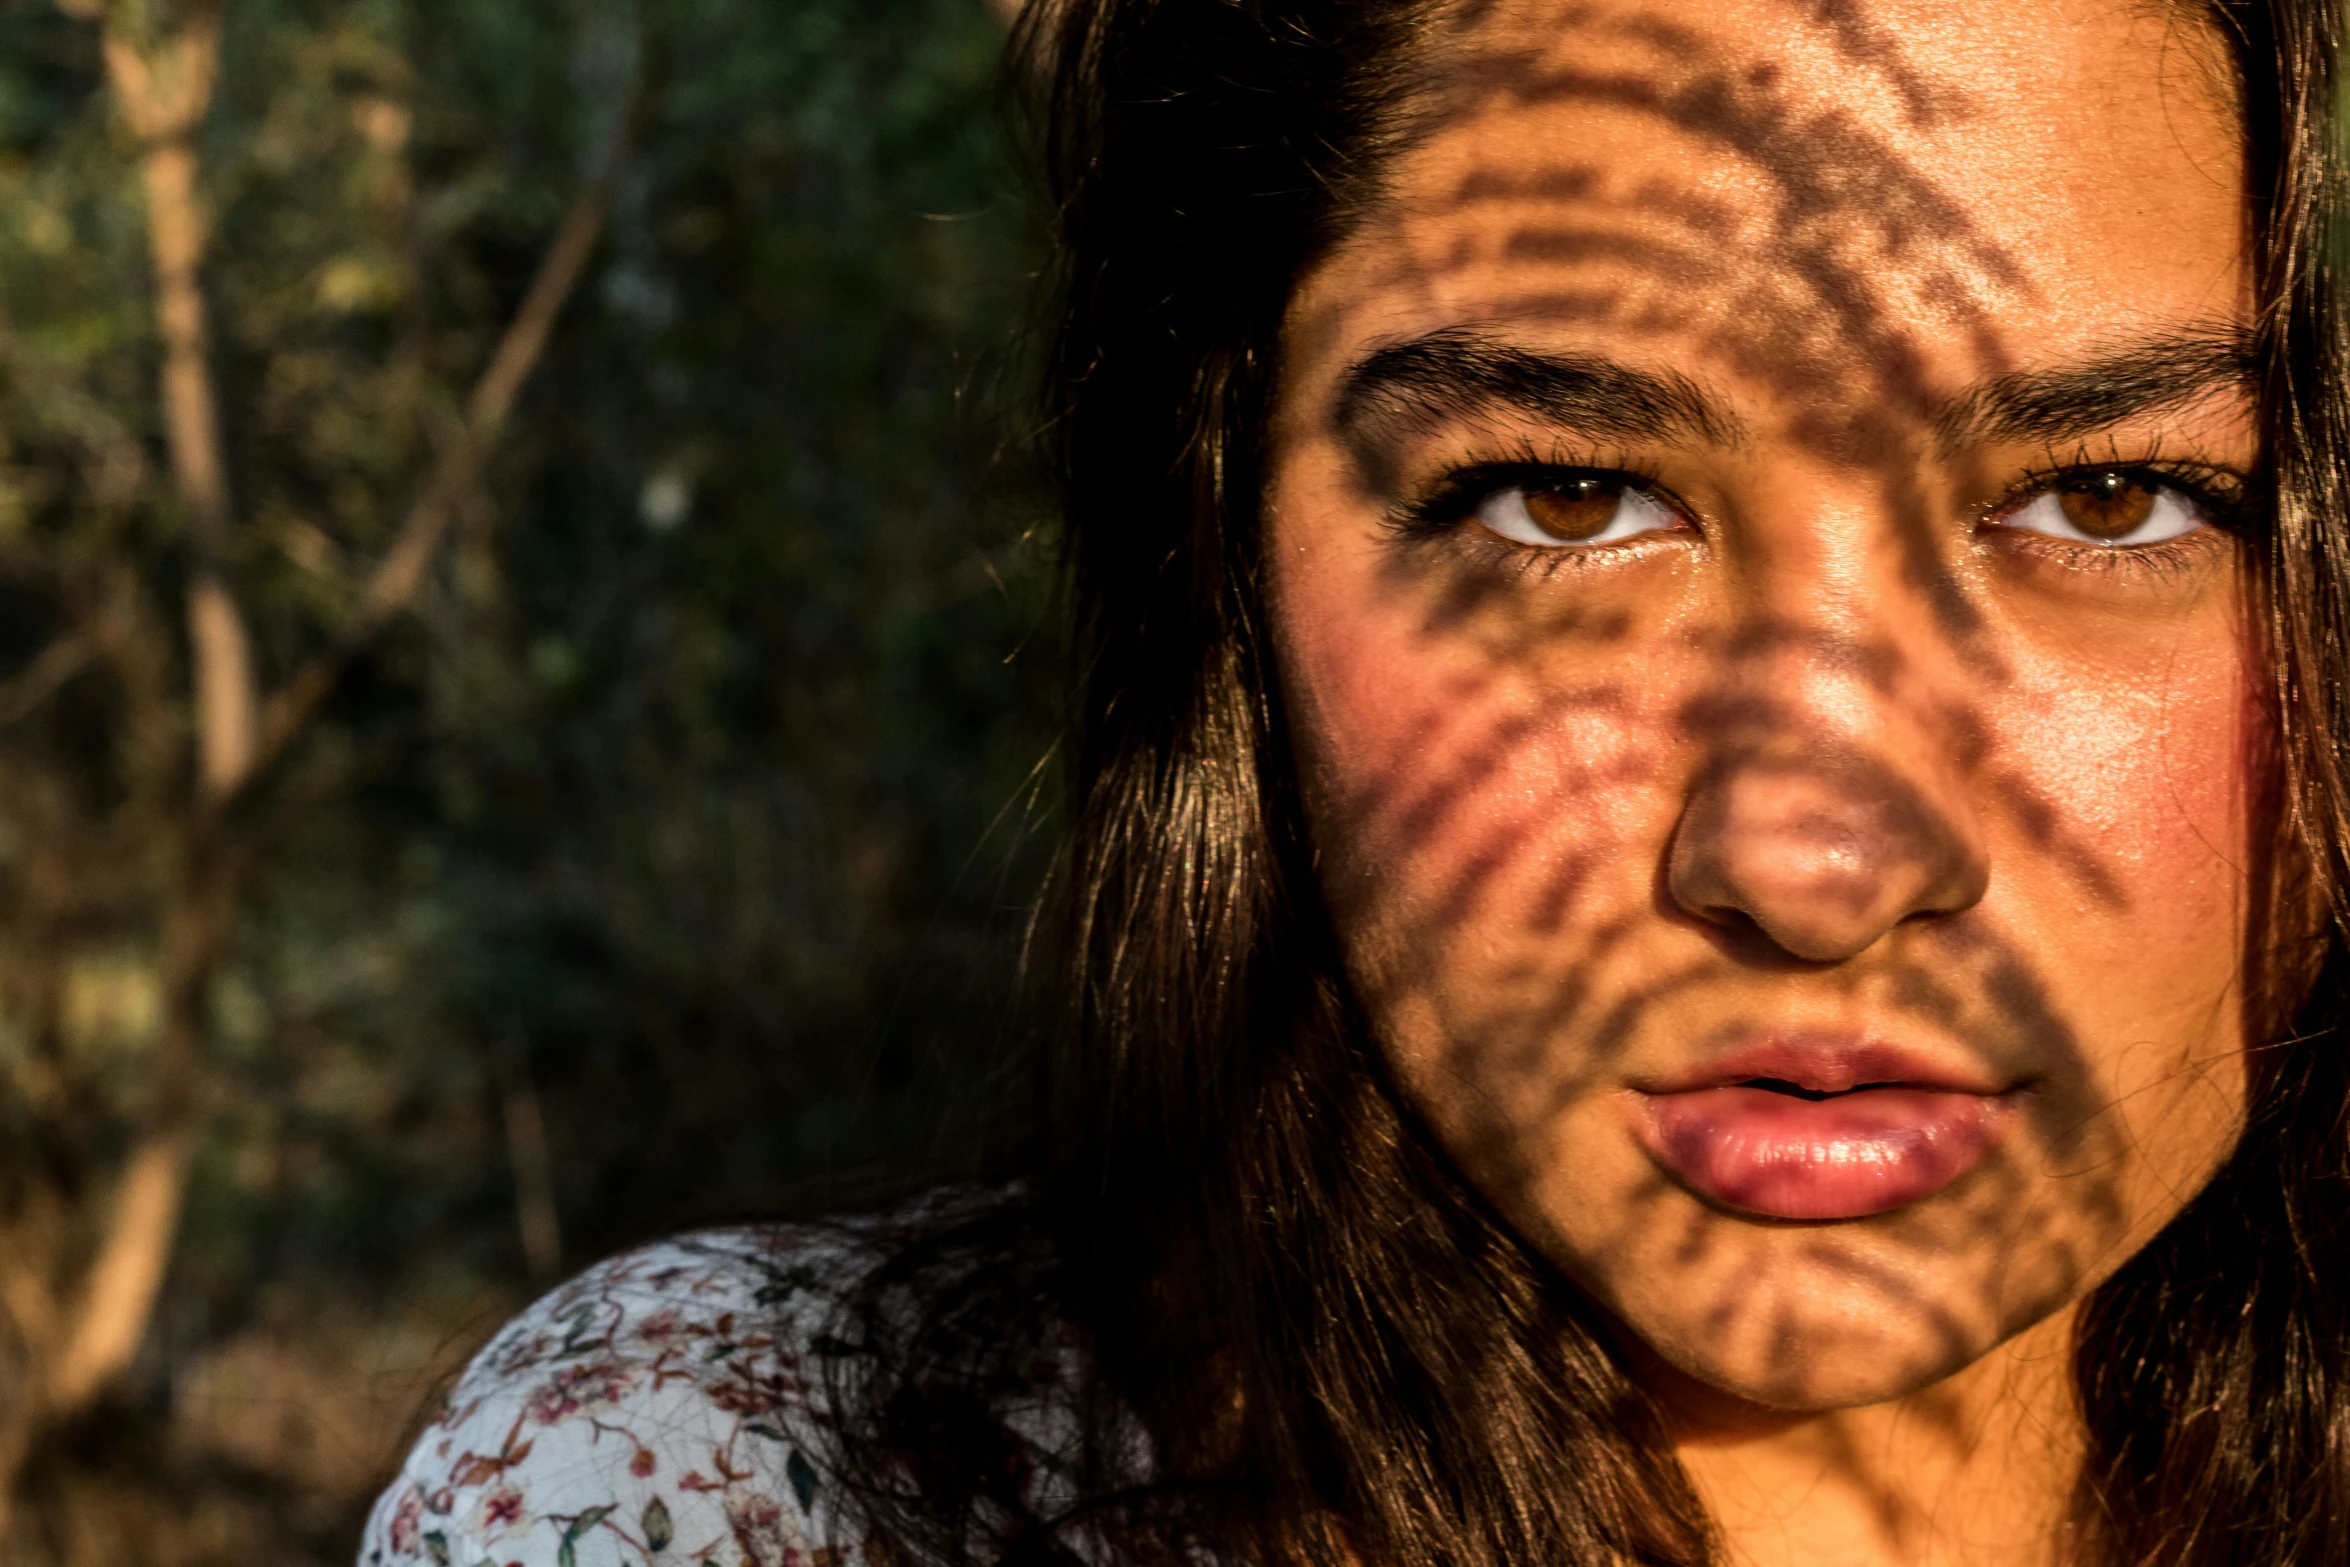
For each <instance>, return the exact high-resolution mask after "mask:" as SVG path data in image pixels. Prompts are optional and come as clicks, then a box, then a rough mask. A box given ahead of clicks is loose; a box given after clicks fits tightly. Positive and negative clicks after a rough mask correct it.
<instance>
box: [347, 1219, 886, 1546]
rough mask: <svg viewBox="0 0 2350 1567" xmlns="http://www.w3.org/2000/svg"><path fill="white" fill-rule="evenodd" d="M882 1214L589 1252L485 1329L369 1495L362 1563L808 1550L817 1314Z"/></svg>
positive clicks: (851, 1271) (865, 1248)
mask: <svg viewBox="0 0 2350 1567" xmlns="http://www.w3.org/2000/svg"><path fill="white" fill-rule="evenodd" d="M891 1234H892V1226H891V1221H863V1222H857V1221H850V1222H844V1223H840V1224H833V1225H773V1226H751V1227H743V1228H737V1229H725V1230H710V1231H704V1232H701V1233H697V1234H692V1235H686V1236H681V1237H678V1238H676V1239H673V1240H667V1241H662V1242H659V1243H657V1244H655V1245H651V1246H646V1247H643V1248H641V1249H639V1250H636V1251H631V1252H627V1253H624V1254H622V1255H620V1256H617V1257H614V1258H612V1259H610V1260H609V1261H607V1262H604V1263H602V1264H600V1265H598V1266H596V1267H594V1268H591V1269H589V1270H588V1271H587V1272H585V1273H583V1274H581V1275H580V1276H579V1277H578V1278H576V1279H573V1280H572V1281H571V1282H570V1283H568V1284H566V1285H564V1286H563V1287H561V1288H560V1289H557V1290H556V1291H555V1292H554V1293H552V1294H550V1295H548V1296H547V1297H546V1298H545V1299H543V1300H541V1301H539V1302H538V1303H537V1304H536V1305H534V1306H532V1307H530V1308H529V1309H528V1310H526V1311H524V1312H523V1313H522V1314H521V1315H520V1316H518V1317H516V1318H515V1319H514V1320H513V1321H512V1322H510V1323H508V1324H507V1325H506V1327H505V1328H504V1329H503V1330H501V1331H500V1332H499V1334H498V1336H497V1337H496V1338H495V1339H493V1340H492V1341H491V1342H490V1344H489V1345H488V1347H487V1348H485V1349H484V1350H482V1352H481V1353H480V1355H479V1356H477V1357H476V1358H475V1360H474V1361H473V1363H472V1365H471V1366H470V1367H468V1368H467V1370H466V1372H465V1374H464V1375H463V1376H462V1377H461V1378H460V1379H459V1380H458V1382H457V1384H456V1386H455V1387H454V1388H453V1389H452V1390H451V1391H450V1392H449V1394H448V1395H447V1396H446V1397H445V1398H444V1399H443V1401H442V1403H441V1406H440V1408H439V1410H438V1412H437V1413H436V1415H435V1418H434V1419H433V1422H432V1424H431V1425H430V1426H429V1427H428V1428H427V1429H426V1431H425V1433H424V1435H423V1437H422V1438H421V1439H420V1440H419V1441H418V1442H417V1444H416V1447H415V1449H414V1450H413V1451H412V1452H411V1453H410V1455H409V1458H408V1461H407V1463H406V1465H405V1466H404V1467H403V1469H402V1471H401V1474H400V1476H399V1478H398V1479H397V1480H396V1481H395V1482H394V1483H393V1484H392V1486H391V1487H390V1489H388V1490H387V1491H386V1492H385V1493H384V1495H383V1497H382V1498H381V1499H380V1500H379V1501H378V1502H377V1504H376V1507H375V1511H374V1514H373V1516H372V1517H371V1518H370V1520H369V1522H368V1528H367V1534H366V1538H365V1540H364V1542H363V1545H362V1547H361V1551H360V1556H359V1560H360V1562H361V1564H362V1567H412V1564H414V1567H426V1564H429V1567H480V1564H484V1563H487V1564H490V1567H509V1564H521V1567H619V1564H624V1563H625V1564H629V1567H635V1564H640V1563H652V1562H656V1561H659V1562H668V1561H676V1562H684V1563H700V1562H703V1561H704V1560H705V1559H708V1560H712V1561H723V1562H726V1563H728V1564H730V1567H731V1564H733V1563H737V1562H741V1563H746V1564H755V1567H781V1564H783V1563H787V1562H789V1563H792V1564H794V1567H824V1564H828V1563H832V1562H845V1561H848V1560H850V1559H851V1558H853V1557H854V1556H855V1555H856V1552H855V1551H854V1550H853V1549H852V1548H851V1547H850V1546H849V1543H848V1542H847V1541H845V1540H843V1539H842V1538H840V1535H841V1533H842V1532H843V1530H844V1529H845V1527H846V1524H845V1519H844V1518H843V1516H842V1514H841V1512H840V1511H839V1509H838V1507H837V1500H836V1498H835V1496H834V1495H832V1494H831V1493H832V1491H833V1487H831V1486H830V1485H829V1484H828V1483H827V1481H826V1478H825V1476H824V1475H823V1472H822V1469H821V1453H822V1451H823V1448H822V1445H821V1443H820V1441H819V1438H820V1436H821V1433H822V1428H823V1426H824V1425H825V1423H826V1420H827V1417H826V1415H825V1413H824V1411H823V1408H822V1402H823V1391H822V1390H823V1387H824V1385H825V1374H824V1371H823V1368H822V1366H821V1364H820V1362H821V1361H822V1359H823V1357H824V1356H825V1355H826V1354H827V1353H828V1351H830V1350H832V1349H833V1348H834V1345H833V1343H832V1341H831V1340H830V1339H829V1338H828V1337H827V1330H828V1327H829V1325H830V1324H831V1323H832V1321H833V1319H834V1318H835V1317H836V1316H837V1314H838V1313H839V1310H840V1308H841V1305H842V1303H843V1301H844V1300H845V1299H846V1298H847V1297H848V1296H849V1294H850V1293H851V1292H853V1291H854V1290H855V1289H856V1288H857V1287H858V1285H859V1284H860V1282H861V1281H862V1280H864V1279H865V1278H866V1277H867V1276H868V1275H869V1274H870V1273H871V1271H872V1269H873V1268H874V1267H875V1266H876V1265H877V1264H879V1263H880V1262H882V1261H883V1260H885V1259H886V1257H887V1255H888V1253H889V1250H890V1237H891Z"/></svg>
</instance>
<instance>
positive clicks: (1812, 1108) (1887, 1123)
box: [1633, 1086, 2007, 1219]
mask: <svg viewBox="0 0 2350 1567" xmlns="http://www.w3.org/2000/svg"><path fill="white" fill-rule="evenodd" d="M1633 1099H1634V1102H1635V1104H1636V1105H1637V1106H1638V1109H1637V1110H1636V1112H1635V1114H1634V1116H1633V1124H1634V1127H1635V1129H1636V1130H1637V1132H1638V1133H1639V1136H1640V1140H1641V1142H1642V1144H1643V1145H1644V1146H1645V1147H1646V1148H1647V1149H1648V1152H1649V1155H1650V1157H1651V1158H1654V1159H1655V1160H1656V1161H1657V1162H1658V1163H1659V1164H1662V1165H1663V1166H1664V1167H1665V1168H1666V1169H1668V1170H1670V1171H1672V1173H1673V1174H1674V1175H1675V1176H1677V1177H1679V1178H1680V1180H1681V1181H1682V1183H1683V1184H1684V1185H1686V1186H1688V1187H1690V1188H1691V1189H1692V1190H1694V1191H1696V1192H1697V1193H1699V1194H1700V1195H1701V1196H1704V1197H1708V1198H1711V1199H1712V1200H1713V1201H1715V1202H1717V1203H1720V1204H1721V1205H1722V1206H1723V1207H1726V1208H1735V1209H1737V1210H1739V1211H1740V1212H1743V1213H1752V1214H1759V1215H1762V1216H1764V1217H1767V1218H1773V1219H1862V1218H1866V1217H1868V1216H1869V1215H1870V1214H1873V1213H1888V1212H1890V1211H1892V1210H1893V1209H1895V1208H1904V1207H1907V1206H1908V1205H1909V1204H1911V1203H1913V1202H1918V1201H1921V1200H1923V1199H1925V1198H1927V1197H1931V1196H1932V1195H1933V1194H1934V1193H1936V1192H1938V1191H1940V1190H1942V1189H1943V1188H1944V1187H1945V1186H1948V1185H1950V1184H1951V1183H1952V1182H1953V1181H1956V1180H1957V1179H1959V1177H1961V1176H1963V1175H1965V1174H1966V1173H1967V1172H1968V1171H1969V1170H1972V1169H1973V1168H1974V1167H1975V1166H1976V1165H1978V1164H1980V1163H1981V1162H1982V1160H1983V1156H1984V1155H1985V1154H1986V1153H1988V1152H1990V1150H1991V1145H1992V1143H1993V1142H1994V1141H1996V1140H1997V1138H1998V1135H1999V1129H2000V1126H2001V1124H2002V1123H2003V1122H2004V1121H2005V1120H2006V1116H2005V1114H2004V1113H2003V1112H2004V1111H2005V1109H2006V1108H2007V1103H2006V1100H2005V1099H2004V1098H2002V1097H1995V1096H1992V1095H1988V1094H1970V1093H1959V1092H1954V1091H1951V1090H1947V1089H1934V1088H1899V1087H1894V1088H1864V1089H1859V1090H1856V1091H1855V1092H1852V1093H1847V1094H1837V1095H1834V1096H1833V1097H1831V1098H1827V1099H1798V1098H1796V1097H1795V1096H1793V1095H1791V1094H1781V1093H1773V1092H1772V1091H1771V1090H1769V1089H1767V1088H1749V1087H1743V1086H1732V1087H1724V1088H1701V1089H1696V1090H1693V1091H1691V1092H1688V1093H1679V1094H1635V1095H1634V1096H1633Z"/></svg>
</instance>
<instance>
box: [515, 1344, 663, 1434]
mask: <svg viewBox="0 0 2350 1567" xmlns="http://www.w3.org/2000/svg"><path fill="white" fill-rule="evenodd" d="M636 1379H637V1374H636V1370H635V1368H633V1367H630V1366H624V1365H622V1364H620V1363H619V1362H618V1361H614V1360H600V1361H595V1362H593V1363H591V1364H588V1365H582V1366H565V1367H564V1368H563V1369H562V1370H561V1371H559V1372H557V1373H556V1374H555V1375H554V1377H553V1378H551V1379H550V1380H548V1381H546V1382H544V1383H542V1384H540V1386H539V1390H538V1391H537V1392H536V1393H533V1394H532V1395H531V1398H530V1406H529V1407H530V1414H531V1418H532V1419H534V1420H536V1421H537V1422H538V1423H539V1424H540V1425H543V1426H551V1425H553V1424H554V1423H555V1422H556V1421H558V1420H561V1419H562V1418H563V1417H564V1416H566V1415H573V1414H577V1413H579V1412H580V1411H581V1410H583V1409H608V1408H610V1407H611V1406H612V1405H614V1404H617V1403H619V1402H620V1400H622V1399H623V1398H626V1397H627V1396H628V1392H629V1389H631V1388H633V1387H635V1386H636Z"/></svg>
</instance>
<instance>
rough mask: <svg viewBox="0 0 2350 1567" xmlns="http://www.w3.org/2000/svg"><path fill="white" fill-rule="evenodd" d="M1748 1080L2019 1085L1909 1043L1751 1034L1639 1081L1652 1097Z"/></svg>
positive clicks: (1793, 1084)
mask: <svg viewBox="0 0 2350 1567" xmlns="http://www.w3.org/2000/svg"><path fill="white" fill-rule="evenodd" d="M1742 1083H1770V1084H1773V1085H1782V1084H1783V1085H1785V1086H1787V1087H1790V1088H1797V1089H1801V1090H1803V1091H1804V1092H1805V1093H1813V1094H1840V1093H1845V1092H1848V1091H1850V1090H1852V1089H1855V1088H1892V1087H1900V1088H1923V1089H1932V1090H1938V1091H1941V1092H1945V1093H1956V1094H1984V1095H1992V1094H2000V1093H2005V1092H2006V1091H2007V1090H2009V1089H2010V1088H2013V1087H2014V1086H2016V1085H2015V1084H2013V1083H2005V1082H1999V1081H1996V1080H1994V1079H1992V1078H1991V1077H1990V1076H1989V1075H1988V1074H1987V1073H1985V1072H1984V1071H1983V1070H1982V1069H1981V1068H1980V1067H1978V1066H1970V1065H1969V1064H1966V1063H1954V1062H1952V1061H1950V1060H1948V1059H1947V1058H1945V1057H1941V1056H1938V1055H1935V1054H1930V1053H1928V1052H1926V1051H1922V1050H1918V1049H1915V1048H1913V1047H1911V1046H1908V1045H1902V1044H1896V1043H1892V1042H1890V1041H1887V1040H1882V1039H1875V1038H1864V1037H1859V1036H1854V1035H1827V1034H1772V1035H1768V1036H1763V1037H1756V1036H1753V1035H1747V1036H1745V1037H1743V1038H1741V1039H1739V1040H1737V1041H1736V1042H1735V1043H1733V1044H1732V1045H1731V1047H1730V1048H1729V1049H1728V1050H1726V1051H1724V1052H1723V1053H1722V1054H1720V1055H1717V1056H1712V1057H1709V1058H1708V1059H1706V1060H1704V1061H1699V1062H1694V1063H1692V1064H1691V1065H1689V1066H1687V1067H1683V1068H1681V1069H1679V1070H1676V1071H1672V1072H1668V1073H1662V1074H1658V1075H1656V1076H1654V1077H1647V1078H1643V1079H1640V1080H1636V1081H1635V1082H1634V1083H1633V1084H1632V1087H1634V1088H1635V1089H1637V1090H1639V1091H1640V1092H1642V1093H1645V1094H1686V1093H1695V1092H1698V1091H1700V1090H1703V1089H1708V1088H1732V1087H1736V1086H1737V1085H1739V1084H1742Z"/></svg>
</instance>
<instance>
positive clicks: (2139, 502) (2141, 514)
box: [1997, 468, 2211, 550]
mask: <svg viewBox="0 0 2350 1567" xmlns="http://www.w3.org/2000/svg"><path fill="white" fill-rule="evenodd" d="M2210 521H2211V519H2210V518H2209V517H2208V516H2206V515H2205V514H2204V509H2203V505H2202V503H2201V502H2199V501H2197V500H2196V499H2195V498H2194V497H2193V496H2192V495H2190V494H2188V493H2187V492H2186V491H2185V490H2183V489H2181V488H2180V487H2179V486H2177V485H2175V484H2165V483H2163V482H2162V481H2161V480H2160V479H2158V478H2155V477H2153V476H2151V475H2148V474H2145V473H2133V472H2131V471H2130V470H2128V469H2126V468H2102V469H2096V468H2093V469H2090V470H2089V471H2087V472H2085V473H2072V474H2066V475H2063V476H2061V477H2060V478H2058V479H2057V481H2056V482H2055V483H2054V484H2053V485H2051V486H2050V487H2049V488H2047V489H2045V490H2042V491H2041V492H2040V493H2039V494H2037V495H2035V496H2033V497H2032V498H2031V499H2030V500H2028V501H2026V502H2025V503H2024V504H2023V505H2021V506H2018V507H2016V508H2015V510H2013V511H2011V512H2008V513H2007V514H2006V515H2005V516H2003V517H2000V518H1999V519H1997V524H1998V526H1999V527H2002V528H2013V529H2017V530H2020V531H2022V532H2025V533H2040V534H2045V535H2047V536H2048V537H2049V538H2052V539H2064V540H2066V541H2068V542H2070V543H2074V544H2094V545H2097V546H2099V547H2101V548H2103V549H2109V550H2132V549H2137V548H2139V547H2141V546H2143V545H2148V544H2167V543H2169V542H2170V541H2171V540H2172V539H2181V538H2185V537H2186V536H2187V535H2188V534H2190V533H2194V532H2197V531H2198V530H2200V529H2202V528H2204V527H2206V526H2208V525H2209V524H2210Z"/></svg>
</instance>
